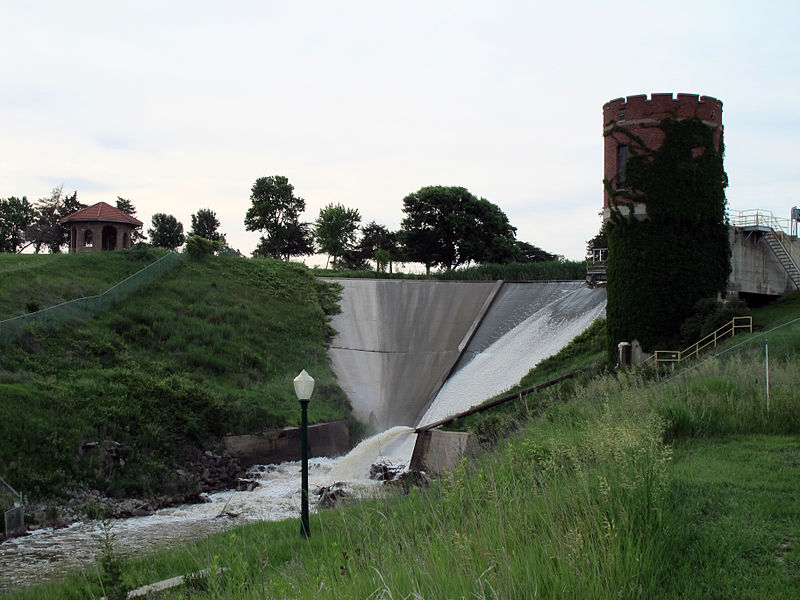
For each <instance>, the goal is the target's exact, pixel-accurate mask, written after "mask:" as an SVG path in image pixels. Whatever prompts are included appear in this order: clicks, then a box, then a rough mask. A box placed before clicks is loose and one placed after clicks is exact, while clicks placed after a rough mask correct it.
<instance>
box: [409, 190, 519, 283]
mask: <svg viewBox="0 0 800 600" xmlns="http://www.w3.org/2000/svg"><path fill="white" fill-rule="evenodd" d="M403 212H404V213H405V215H406V216H405V217H404V218H403V221H402V224H401V231H402V235H401V237H402V242H403V244H404V245H405V249H406V253H407V258H408V259H409V260H413V261H417V262H421V263H423V264H424V265H425V270H426V272H427V273H430V269H431V267H435V266H440V267H444V268H446V269H448V270H449V269H454V268H456V267H458V266H459V265H463V264H467V263H469V262H471V261H474V262H508V261H509V260H513V257H514V256H515V254H516V250H515V247H514V235H515V232H516V229H515V228H514V227H512V226H511V224H510V223H509V222H508V217H506V215H505V213H503V211H502V210H500V208H499V207H498V206H496V205H495V204H492V203H491V202H489V201H488V200H486V199H484V198H480V199H479V198H476V197H475V196H473V195H472V194H471V193H470V192H469V191H468V190H467V189H466V188H463V187H442V186H431V187H424V188H421V189H420V190H419V191H417V192H414V193H413V194H409V195H408V196H406V197H405V198H404V199H403Z"/></svg>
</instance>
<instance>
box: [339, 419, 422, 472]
mask: <svg viewBox="0 0 800 600" xmlns="http://www.w3.org/2000/svg"><path fill="white" fill-rule="evenodd" d="M416 441H417V435H416V434H415V433H414V428H413V427H405V426H402V425H401V426H398V427H392V428H391V429H387V430H386V431H384V432H382V433H379V434H377V435H373V436H372V437H371V438H368V439H366V440H364V441H363V442H361V443H360V444H359V445H358V446H356V447H355V448H353V449H352V450H351V451H350V453H349V454H348V455H347V456H345V457H343V458H341V459H340V460H338V461H337V462H336V465H335V466H334V467H333V469H331V472H330V476H331V477H332V478H333V480H334V481H360V480H364V479H365V478H367V477H368V476H369V468H370V466H371V465H373V464H375V463H376V462H378V461H387V462H390V463H392V464H393V465H397V466H400V465H404V466H406V467H407V466H408V463H409V460H410V459H411V453H412V452H413V451H414V444H415V442H416Z"/></svg>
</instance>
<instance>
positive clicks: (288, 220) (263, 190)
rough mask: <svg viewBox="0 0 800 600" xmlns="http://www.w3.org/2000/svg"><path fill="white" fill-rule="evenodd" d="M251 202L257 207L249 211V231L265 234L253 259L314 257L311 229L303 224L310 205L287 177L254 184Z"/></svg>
mask: <svg viewBox="0 0 800 600" xmlns="http://www.w3.org/2000/svg"><path fill="white" fill-rule="evenodd" d="M250 200H251V201H252V203H253V204H252V206H251V207H250V208H248V209H247V214H246V216H245V219H244V224H245V228H246V229H247V231H261V232H263V233H264V235H263V236H262V237H261V241H260V242H259V244H258V247H257V248H256V250H255V251H254V252H253V256H272V257H273V258H277V259H283V260H289V258H290V257H292V256H300V255H303V254H313V253H314V244H313V239H312V237H311V232H310V230H309V228H308V225H307V224H306V223H300V213H302V212H303V211H304V210H305V208H306V201H305V200H303V199H302V198H298V197H296V196H295V195H294V186H293V185H292V184H291V183H289V180H288V179H287V178H286V177H284V176H283V175H273V176H270V177H259V178H258V179H256V181H255V183H254V184H253V188H252V190H251V193H250Z"/></svg>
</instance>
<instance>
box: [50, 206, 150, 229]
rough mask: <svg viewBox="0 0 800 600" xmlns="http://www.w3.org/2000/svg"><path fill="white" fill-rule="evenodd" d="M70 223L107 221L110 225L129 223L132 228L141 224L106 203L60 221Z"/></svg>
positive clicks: (84, 209)
mask: <svg viewBox="0 0 800 600" xmlns="http://www.w3.org/2000/svg"><path fill="white" fill-rule="evenodd" d="M70 221H107V222H112V223H130V224H131V225H133V226H134V227H139V226H140V225H142V222H141V221H140V220H139V219H137V218H136V217H132V216H131V215H129V214H128V213H125V212H122V211H121V210H120V209H118V208H115V207H113V206H111V205H110V204H107V203H106V202H98V203H97V204H92V205H91V206H87V207H86V208H82V209H80V210H78V211H76V212H74V213H72V214H71V215H67V216H66V217H64V218H62V219H61V223H67V222H70Z"/></svg>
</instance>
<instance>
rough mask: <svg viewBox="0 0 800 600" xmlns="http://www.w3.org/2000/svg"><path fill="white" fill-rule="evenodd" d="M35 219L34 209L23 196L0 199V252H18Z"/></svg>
mask: <svg viewBox="0 0 800 600" xmlns="http://www.w3.org/2000/svg"><path fill="white" fill-rule="evenodd" d="M35 219H36V209H35V208H34V206H33V204H31V203H30V201H28V199H27V198H26V197H25V196H23V197H22V198H17V197H15V196H10V197H9V198H0V252H17V251H19V250H20V249H21V247H22V245H23V244H24V242H25V232H26V231H27V230H28V228H29V227H30V226H31V225H33V222H34V220H35Z"/></svg>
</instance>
